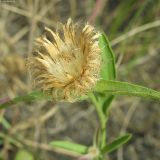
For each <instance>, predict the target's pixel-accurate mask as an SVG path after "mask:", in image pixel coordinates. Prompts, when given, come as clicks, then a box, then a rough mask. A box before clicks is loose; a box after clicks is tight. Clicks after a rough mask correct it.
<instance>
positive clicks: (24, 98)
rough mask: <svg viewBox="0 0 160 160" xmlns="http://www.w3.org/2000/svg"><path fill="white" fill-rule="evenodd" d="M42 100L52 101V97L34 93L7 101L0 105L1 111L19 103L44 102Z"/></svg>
mask: <svg viewBox="0 0 160 160" xmlns="http://www.w3.org/2000/svg"><path fill="white" fill-rule="evenodd" d="M42 99H47V100H50V99H51V97H50V96H48V95H46V94H44V93H42V92H40V91H34V92H31V93H29V94H27V95H24V96H17V97H15V98H13V99H7V100H6V101H4V102H3V103H1V104H0V109H3V108H6V107H9V106H12V105H15V104H17V103H19V102H32V101H34V100H42Z"/></svg>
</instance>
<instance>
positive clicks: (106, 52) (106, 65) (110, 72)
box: [98, 33, 116, 114]
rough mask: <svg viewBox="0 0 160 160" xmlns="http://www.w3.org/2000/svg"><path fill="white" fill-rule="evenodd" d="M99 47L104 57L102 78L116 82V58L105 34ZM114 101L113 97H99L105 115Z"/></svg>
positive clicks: (106, 95) (102, 95) (107, 95)
mask: <svg viewBox="0 0 160 160" xmlns="http://www.w3.org/2000/svg"><path fill="white" fill-rule="evenodd" d="M99 47H100V49H101V56H102V68H101V78H103V79H105V80H115V78H116V67H115V58H114V53H113V51H112V48H111V46H110V43H109V40H108V38H107V36H106V35H105V33H102V34H101V36H100V38H99ZM113 99H114V96H113V95H109V94H106V93H105V94H101V95H98V101H99V103H100V106H102V110H103V113H104V114H106V113H107V112H108V109H109V106H110V104H111V102H112V100H113Z"/></svg>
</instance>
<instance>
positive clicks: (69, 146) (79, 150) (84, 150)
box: [50, 141, 88, 154]
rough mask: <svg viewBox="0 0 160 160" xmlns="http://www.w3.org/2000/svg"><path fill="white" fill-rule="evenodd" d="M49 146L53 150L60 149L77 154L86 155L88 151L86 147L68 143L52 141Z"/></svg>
mask: <svg viewBox="0 0 160 160" xmlns="http://www.w3.org/2000/svg"><path fill="white" fill-rule="evenodd" d="M50 145H51V146H53V147H55V148H61V149H64V150H68V151H72V152H76V153H79V154H86V153H87V151H88V147H87V146H84V145H81V144H77V143H73V142H68V141H53V142H51V143H50Z"/></svg>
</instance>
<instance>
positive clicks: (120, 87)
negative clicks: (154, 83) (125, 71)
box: [95, 80, 160, 101]
mask: <svg viewBox="0 0 160 160" xmlns="http://www.w3.org/2000/svg"><path fill="white" fill-rule="evenodd" d="M95 91H96V92H100V93H109V94H112V95H129V96H137V97H143V98H150V99H155V100H159V101H160V92H158V91H155V90H153V89H150V88H147V87H143V86H139V85H135V84H131V83H127V82H119V81H111V80H100V81H99V82H98V83H97V85H96V87H95Z"/></svg>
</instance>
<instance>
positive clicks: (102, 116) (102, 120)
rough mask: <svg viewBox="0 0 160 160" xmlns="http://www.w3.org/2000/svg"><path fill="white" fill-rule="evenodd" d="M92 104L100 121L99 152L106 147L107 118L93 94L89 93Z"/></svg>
mask: <svg viewBox="0 0 160 160" xmlns="http://www.w3.org/2000/svg"><path fill="white" fill-rule="evenodd" d="M89 96H90V98H91V100H92V102H93V103H94V105H95V109H96V111H97V114H98V117H99V120H100V125H101V132H100V134H101V136H100V138H101V145H100V148H99V149H100V150H101V149H102V148H103V147H104V146H105V145H106V122H107V119H108V118H107V117H106V115H105V114H104V113H103V110H102V107H101V106H100V104H99V103H98V101H97V99H96V97H95V96H94V94H93V93H90V94H89Z"/></svg>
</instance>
